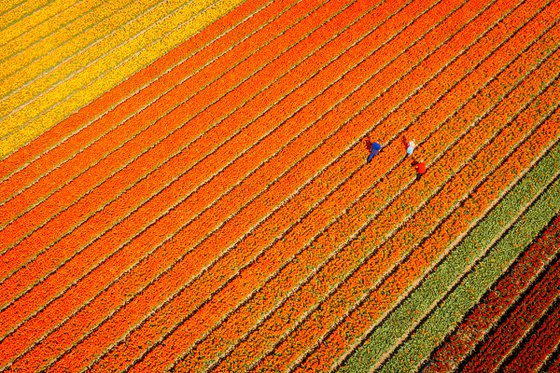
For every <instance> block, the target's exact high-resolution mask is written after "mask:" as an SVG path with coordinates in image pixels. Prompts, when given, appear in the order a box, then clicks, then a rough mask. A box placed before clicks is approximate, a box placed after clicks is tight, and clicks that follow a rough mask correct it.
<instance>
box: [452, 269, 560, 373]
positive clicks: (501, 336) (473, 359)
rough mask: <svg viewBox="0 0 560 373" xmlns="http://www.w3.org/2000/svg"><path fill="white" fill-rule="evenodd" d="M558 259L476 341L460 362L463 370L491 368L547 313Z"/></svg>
mask: <svg viewBox="0 0 560 373" xmlns="http://www.w3.org/2000/svg"><path fill="white" fill-rule="evenodd" d="M559 270H560V261H558V260H556V261H555V262H554V263H553V264H552V265H551V266H550V268H548V269H547V271H546V272H545V274H544V276H543V278H542V279H540V280H539V281H538V282H537V283H536V284H534V285H533V286H532V287H531V288H530V289H529V290H528V291H527V293H526V294H524V295H523V296H522V297H520V298H519V299H518V300H517V302H516V303H517V304H515V305H514V307H512V308H511V309H510V310H508V312H507V313H506V314H505V315H504V316H502V318H500V320H498V322H497V323H496V325H495V327H494V328H493V330H492V331H491V333H489V335H487V336H486V338H484V340H483V341H482V343H481V344H479V345H478V346H477V347H476V349H475V351H474V353H473V354H472V355H470V356H469V357H467V358H466V359H465V360H464V361H463V363H462V364H461V365H460V367H462V368H461V369H464V371H467V372H472V371H480V370H479V369H482V370H485V371H491V370H493V369H496V368H498V367H499V366H500V365H501V363H502V361H503V360H504V359H505V358H506V357H507V356H508V355H509V354H511V353H512V350H513V349H514V347H515V345H516V344H517V343H518V341H519V340H521V339H522V337H523V336H524V335H525V333H527V332H528V331H529V330H530V329H531V327H532V326H533V325H534V324H535V323H536V322H537V321H538V320H539V319H540V318H541V317H542V315H543V314H545V313H546V310H547V309H548V308H549V307H550V305H551V304H553V303H554V301H555V299H557V298H558V289H559V285H560V276H559V274H560V271H559Z"/></svg>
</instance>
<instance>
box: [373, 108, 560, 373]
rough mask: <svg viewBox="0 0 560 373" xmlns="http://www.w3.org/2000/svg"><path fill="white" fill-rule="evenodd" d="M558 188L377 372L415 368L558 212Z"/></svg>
mask: <svg viewBox="0 0 560 373" xmlns="http://www.w3.org/2000/svg"><path fill="white" fill-rule="evenodd" d="M557 120H558V118H556V121H557ZM556 123H557V122H556ZM559 191H560V182H559V180H558V179H556V180H555V182H554V183H553V185H551V186H550V187H549V188H547V189H546V190H545V192H544V194H543V195H541V196H540V197H539V199H538V200H536V202H534V203H533V204H532V205H531V206H530V207H529V209H528V210H527V212H526V213H525V214H524V215H523V216H522V217H521V218H520V219H519V220H518V221H517V222H516V224H515V225H514V226H513V228H511V229H509V230H508V231H507V232H506V233H505V235H503V236H502V237H501V238H500V240H499V241H498V242H497V243H496V244H495V245H493V247H492V250H491V251H490V252H489V253H488V254H487V255H484V256H483V257H482V258H481V259H479V260H478V261H477V263H476V264H477V265H476V266H475V267H474V268H473V269H472V271H470V272H469V273H468V274H467V275H466V277H462V278H461V279H460V281H459V283H458V284H455V285H454V286H453V289H452V290H453V291H452V292H451V293H450V294H447V295H446V296H445V297H444V298H443V300H441V301H439V302H438V304H437V307H434V309H433V311H432V312H431V313H430V314H429V315H427V317H426V318H423V319H422V321H421V323H420V326H419V327H417V328H416V329H415V330H414V333H413V334H412V335H410V336H409V337H408V338H407V339H406V341H404V343H403V344H401V345H400V346H399V348H398V349H397V350H396V352H395V353H393V354H392V355H391V356H390V358H389V360H387V361H385V363H384V365H383V366H382V369H381V370H380V371H394V370H395V369H396V370H398V369H401V370H402V369H403V368H404V367H405V366H406V367H407V369H414V368H415V367H416V366H418V365H419V364H421V363H422V361H423V359H426V358H427V357H428V356H429V353H430V351H431V350H432V349H433V348H434V347H436V346H437V345H438V344H439V343H440V342H441V340H442V339H443V338H444V336H445V335H446V334H447V332H448V331H449V330H450V329H452V328H453V327H454V326H455V325H456V324H457V323H458V322H459V321H460V319H461V318H462V316H463V315H464V314H465V313H466V312H467V311H468V310H469V309H470V308H471V307H472V306H474V305H475V304H477V303H478V301H479V300H480V297H481V296H482V295H483V294H484V293H485V292H486V290H487V289H488V288H489V287H490V286H491V285H492V283H493V282H494V281H495V280H496V279H497V278H498V277H499V276H500V275H501V274H502V273H503V272H504V270H505V269H507V268H508V267H509V266H510V264H511V263H512V262H513V260H515V258H516V257H517V256H519V254H520V253H521V252H522V251H523V249H524V248H525V247H526V246H527V245H529V244H530V242H531V240H532V238H533V237H534V236H535V235H536V234H537V233H538V231H539V230H541V229H542V228H543V227H544V226H545V225H546V224H547V223H548V221H550V219H551V218H552V217H553V216H554V215H555V214H556V213H557V212H558V210H559V209H560V199H559V198H558V196H559V195H560V194H559V193H558V192H559Z"/></svg>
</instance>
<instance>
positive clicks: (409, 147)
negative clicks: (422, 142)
mask: <svg viewBox="0 0 560 373" xmlns="http://www.w3.org/2000/svg"><path fill="white" fill-rule="evenodd" d="M415 148H416V144H415V143H414V140H410V141H409V142H408V143H407V144H406V154H407V155H408V156H409V157H410V156H411V155H412V153H413V152H414V149H415Z"/></svg>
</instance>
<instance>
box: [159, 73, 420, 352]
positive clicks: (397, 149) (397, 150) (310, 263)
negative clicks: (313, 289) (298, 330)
mask: <svg viewBox="0 0 560 373" xmlns="http://www.w3.org/2000/svg"><path fill="white" fill-rule="evenodd" d="M405 84H406V83H405ZM368 119H369V118H368ZM367 121H368V122H369V120H367ZM380 132H384V131H381V130H380ZM392 149H393V151H395V152H396V153H397V154H399V153H401V150H400V145H399V146H398V148H392ZM387 151H389V150H387ZM394 156H395V157H398V155H394ZM341 168H344V166H342V167H341ZM403 170H406V171H408V173H409V174H410V173H411V170H410V169H408V166H406V167H403ZM363 171H364V170H363ZM406 171H404V175H401V176H400V177H398V178H397V179H403V177H405V175H406ZM359 176H361V175H359ZM362 177H365V176H362ZM362 180H363V179H362ZM365 180H366V185H369V183H370V182H371V181H372V180H370V179H368V178H366V179H365ZM385 185H389V182H387V184H385ZM350 190H351V189H349V190H347V191H345V193H349V191H350ZM352 194H354V193H352ZM323 219H324V218H323ZM336 230H339V229H336ZM289 246H292V245H291V244H290V245H289ZM324 255H325V254H323V257H324ZM311 257H312V258H321V256H317V253H316V252H315V253H313V255H311ZM314 260H319V259H314ZM298 262H301V263H302V265H305V264H308V265H309V267H313V262H307V261H306V260H298ZM288 278H290V277H289V276H288ZM295 278H297V277H295ZM282 280H283V281H279V282H275V284H274V286H272V285H271V288H276V287H278V286H282V287H284V286H286V289H287V290H286V291H288V290H289V289H290V285H289V284H291V283H292V282H291V281H292V279H291V278H290V282H285V281H286V278H282ZM250 311H254V309H251V310H250ZM244 315H245V316H247V315H246V314H244ZM239 319H243V317H239ZM244 320H245V322H246V319H244ZM234 328H235V327H234ZM224 330H227V329H225V328H223V326H222V327H220V330H219V331H220V333H219V334H220V335H219V336H216V338H215V339H214V338H212V340H213V341H214V342H218V341H220V340H223V338H220V337H221V336H222V337H223V334H227V333H226V332H224V333H221V331H224ZM166 344H167V340H166ZM204 344H205V345H213V343H211V342H209V343H206V341H205V342H204ZM204 352H208V351H207V350H204ZM201 355H204V353H201ZM191 357H192V356H189V358H188V360H190V361H192V360H191Z"/></svg>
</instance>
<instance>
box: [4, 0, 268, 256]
mask: <svg viewBox="0 0 560 373" xmlns="http://www.w3.org/2000/svg"><path fill="white" fill-rule="evenodd" d="M271 10H274V9H271ZM218 62H226V61H218ZM248 62H249V61H247V63H248ZM235 72H236V71H233V72H232V74H235ZM240 79H241V77H240ZM194 83H197V81H191V80H187V81H185V82H184V83H183V86H184V87H186V86H188V85H190V84H194ZM198 83H204V81H198ZM168 84H171V82H168ZM215 88H216V91H217V92H223V90H225V91H229V90H230V89H231V87H227V86H224V85H222V86H217V87H215ZM218 88H222V89H223V90H220V89H218ZM228 88H229V89H228ZM172 93H173V94H176V95H177V96H178V97H182V95H179V93H181V94H183V93H185V92H181V91H173V92H169V93H168V95H167V96H166V97H169V98H171V97H173V95H172ZM217 94H218V95H219V93H217ZM218 97H219V96H218ZM202 99H204V97H203V98H202ZM167 100H169V99H167ZM176 100H177V99H176ZM179 102H182V101H179ZM201 105H204V103H201ZM152 107H153V108H154V110H152V111H142V112H141V115H137V116H134V117H133V120H131V121H129V122H128V123H127V125H125V126H122V127H119V129H118V131H119V132H118V133H117V134H116V136H104V137H103V141H101V142H99V143H97V144H96V146H95V149H92V151H91V152H84V153H81V154H80V159H79V160H78V159H76V158H74V159H73V162H72V163H71V164H67V165H66V167H63V168H60V169H58V170H57V172H55V173H52V174H50V175H49V177H48V179H42V180H41V181H42V182H41V183H39V184H35V185H34V187H33V188H31V189H28V190H27V191H26V193H25V194H22V195H20V197H21V200H24V201H25V200H28V199H29V198H36V197H32V196H41V195H42V193H41V189H45V188H46V190H47V193H52V192H53V189H54V190H56V194H55V195H54V196H52V195H50V194H47V198H48V197H50V198H48V199H47V201H45V202H43V203H42V204H41V205H40V206H39V208H36V209H33V210H31V211H29V212H28V213H27V214H26V215H24V216H23V217H20V218H19V219H18V220H17V221H16V222H15V223H12V224H11V225H9V226H8V227H7V228H6V229H5V230H4V232H6V233H5V234H6V237H7V238H11V240H12V242H13V241H14V240H15V242H13V243H17V242H18V238H19V237H21V236H24V235H25V233H27V232H28V231H29V229H27V230H26V229H23V228H22V226H25V225H30V228H32V229H33V230H31V232H35V231H36V230H37V226H39V227H44V226H45V224H47V222H50V221H51V220H52V219H53V216H56V214H61V211H62V212H66V213H67V214H70V212H67V211H69V210H68V205H69V204H70V207H71V208H72V209H73V210H79V211H80V212H81V214H82V215H84V214H86V213H87V212H89V211H90V210H89V209H88V208H87V205H86V206H81V205H80V204H79V203H80V202H81V203H82V204H86V203H87V202H89V203H90V204H91V203H93V204H94V205H93V208H94V209H93V211H94V212H95V211H96V210H95V208H96V207H97V208H98V205H99V204H102V205H101V206H104V204H106V203H109V202H111V201H113V200H114V199H115V197H116V196H115V194H117V196H118V197H122V194H123V193H122V191H121V189H120V188H117V189H115V187H121V188H123V187H126V189H125V190H127V191H128V189H130V188H131V186H134V185H136V184H135V183H138V181H139V180H140V181H142V180H145V174H146V172H147V171H151V167H150V166H155V167H156V168H157V166H158V164H159V165H160V166H161V164H160V163H162V162H163V163H165V162H166V161H167V163H166V164H165V166H166V167H159V169H158V170H157V172H159V174H157V175H152V178H158V177H159V178H160V179H161V183H163V185H166V184H169V183H170V182H172V181H173V177H174V176H175V172H173V169H174V168H177V169H178V170H184V169H185V168H187V169H188V167H189V166H191V165H192V164H193V163H194V162H195V161H196V160H197V158H194V157H192V155H191V157H190V158H194V159H193V160H188V159H187V157H188V155H189V154H190V153H189V152H183V153H184V154H181V156H177V154H178V149H177V148H179V150H181V148H182V147H186V146H188V145H189V144H190V143H191V141H193V140H196V139H197V136H198V132H204V127H201V125H200V124H198V123H197V124H198V126H196V125H192V126H184V127H182V129H180V130H177V129H178V128H179V127H180V126H181V124H183V123H184V122H183V120H184V119H183V118H184V116H185V114H186V111H187V108H186V107H184V105H183V107H182V110H175V111H173V112H172V113H168V115H167V116H166V117H165V118H164V119H165V120H161V121H158V122H157V123H156V125H155V126H149V127H147V126H146V124H145V123H144V122H148V123H151V121H150V120H149V119H150V117H152V118H153V117H154V116H155V118H158V117H159V116H161V115H162V114H165V113H167V110H169V106H164V105H156V106H152ZM234 107H235V106H234ZM171 108H173V106H171ZM204 109H205V106H202V107H201V110H204ZM161 111H163V113H162V112H161ZM215 114H219V113H215ZM192 115H193V114H191V116H192ZM222 115H223V114H222ZM219 117H221V115H220V116H219ZM179 118H180V119H179ZM205 124H206V125H208V123H205ZM136 126H140V130H141V131H142V130H144V129H146V127H147V129H148V130H147V131H144V132H142V133H141V134H140V135H139V136H135V137H133V138H132V141H130V142H128V141H127V145H126V146H122V141H123V140H125V141H126V140H127V139H129V136H130V135H131V133H132V134H134V133H137V131H138V129H137V128H135V127H136ZM185 127H186V128H185ZM197 130H198V131H197ZM169 131H171V133H169ZM123 137H124V139H123ZM179 139H182V140H181V141H179ZM162 140H163V141H162ZM199 142H202V141H199ZM185 143H186V144H185ZM111 144H113V145H114V146H117V148H118V151H117V152H116V153H112V156H111V157H108V158H106V159H103V158H104V157H101V158H102V159H103V161H98V162H96V163H94V167H92V168H89V169H88V172H85V173H84V172H81V169H82V167H84V166H85V165H88V164H91V161H92V158H91V157H93V156H96V155H99V154H96V152H95V151H103V150H102V149H107V148H109V149H110V148H111ZM155 144H159V145H160V146H159V147H158V148H157V149H156V150H157V151H156V150H153V151H148V150H146V149H145V148H144V147H147V148H148V149H149V150H152V148H153V146H154V145H155ZM212 145H214V143H213V142H212V143H210V145H208V146H212ZM106 151H107V150H106ZM203 154H204V153H203ZM170 155H171V159H169V158H168V157H169V156H170ZM173 156H175V157H173ZM130 160H136V162H135V163H134V164H133V165H132V166H129V167H127V168H126V169H125V170H126V172H123V168H124V167H125V166H127V161H130ZM123 163H124V165H122V164H123ZM144 166H145V167H147V169H145V168H144ZM86 167H87V166H86ZM68 168H70V169H73V168H77V169H78V170H79V172H78V174H79V177H78V178H76V179H74V178H72V179H70V181H71V183H70V181H68V182H67V183H66V185H65V187H63V188H59V187H57V185H56V179H57V178H58V179H59V180H60V178H59V176H60V175H61V174H62V173H65V172H67V171H68ZM119 171H120V172H119ZM70 174H72V173H71V172H70ZM167 174H170V175H167ZM165 176H167V177H165ZM107 177H110V180H109V181H107ZM149 181H150V180H148V181H145V182H144V184H146V183H148V182H149ZM111 182H112V183H111ZM63 185H64V184H63ZM156 185H157V184H156ZM156 185H151V187H152V188H156ZM94 186H101V187H102V188H98V189H101V190H95V191H94V193H87V192H88V191H90V189H88V188H91V187H94ZM159 190H161V186H160V187H159V188H157V189H156V191H159ZM130 193H132V192H130ZM130 193H129V194H130ZM84 195H85V196H86V197H85V198H84ZM152 195H153V194H152ZM57 197H58V199H60V200H57ZM76 198H78V204H76V202H75V201H76ZM65 199H66V201H65ZM84 199H85V201H84ZM21 200H20V199H18V198H16V199H12V200H10V202H9V206H8V205H4V206H2V209H3V210H2V211H3V212H10V211H11V209H15V211H13V212H12V215H13V214H18V213H19V211H20V209H21V207H20V208H19V209H18V207H17V206H18V205H20V203H21ZM32 201H34V200H32ZM18 202H20V203H18ZM51 205H52V206H51ZM12 206H13V207H12ZM90 214H91V212H90ZM6 215H7V218H8V217H9V216H10V215H9V214H8V213H6ZM60 217H61V218H62V217H63V216H60ZM86 217H87V215H86ZM49 219H50V220H49ZM82 219H84V217H82ZM58 221H63V222H64V219H59V220H58ZM75 221H77V222H79V221H80V220H78V218H77V217H73V219H71V222H75ZM51 224H54V223H51ZM59 224H60V223H59ZM67 224H68V222H67ZM46 229H47V228H44V229H43V230H42V231H41V232H42V233H43V234H42V235H39V236H43V237H45V239H48V240H49V241H46V242H44V241H40V242H36V241H35V242H34V245H38V247H40V248H44V247H46V246H48V244H49V242H51V241H52V240H54V239H56V237H58V236H57V235H56V234H55V233H54V232H60V231H61V229H62V228H61V227H60V226H57V227H55V228H53V229H52V230H50V231H49V230H46ZM68 229H69V227H68V228H66V229H62V232H66V231H67V230H68ZM16 232H17V233H16ZM12 233H13V234H12ZM16 234H17V235H16ZM59 234H60V233H59ZM13 235H16V236H15V237H10V236H13ZM28 235H29V233H28ZM36 236H37V235H36ZM35 239H37V237H35ZM8 242H10V241H8ZM32 242H33V241H32ZM13 243H12V245H13ZM23 246H24V245H20V246H19V247H18V250H23ZM18 250H16V252H17V251H18ZM16 252H14V254H16ZM14 254H11V255H14ZM18 256H20V255H18ZM24 258H26V255H21V256H20V260H21V259H24ZM18 262H19V261H18ZM18 262H16V263H18Z"/></svg>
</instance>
